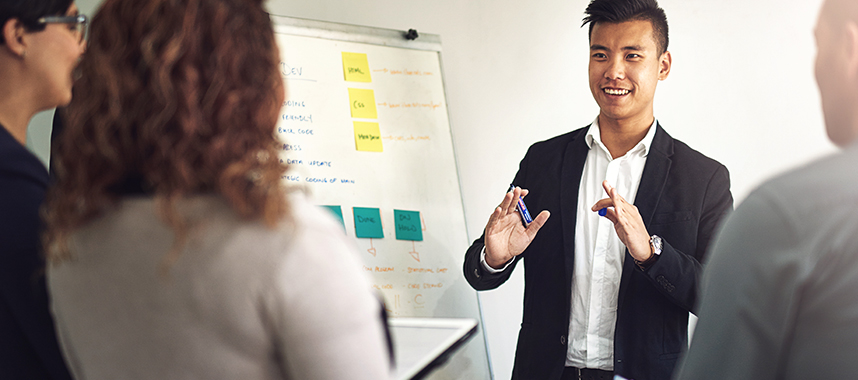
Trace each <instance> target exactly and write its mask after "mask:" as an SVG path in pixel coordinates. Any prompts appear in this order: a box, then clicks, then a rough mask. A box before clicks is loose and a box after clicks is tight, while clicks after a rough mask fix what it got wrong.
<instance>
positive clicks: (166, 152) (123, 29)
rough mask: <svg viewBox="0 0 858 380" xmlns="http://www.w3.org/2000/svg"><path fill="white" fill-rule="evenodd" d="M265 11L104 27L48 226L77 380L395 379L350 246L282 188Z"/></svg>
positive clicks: (193, 3) (53, 277) (93, 43)
mask: <svg viewBox="0 0 858 380" xmlns="http://www.w3.org/2000/svg"><path fill="white" fill-rule="evenodd" d="M261 3H262V1H261V0H107V1H105V2H104V4H103V6H102V8H101V9H100V10H99V11H98V13H97V14H96V15H95V17H94V18H93V20H92V29H91V37H90V39H89V46H88V48H87V54H86V56H85V57H84V58H83V60H82V62H81V65H80V66H81V67H80V68H81V79H80V80H79V82H78V83H76V85H75V86H76V87H75V89H74V96H75V98H74V99H75V100H74V101H73V102H72V103H71V104H70V105H69V107H68V109H67V115H68V119H67V120H66V123H67V124H66V126H65V128H66V129H65V131H64V132H63V135H62V136H61V137H60V139H59V141H58V142H57V144H58V146H57V149H56V150H55V157H54V165H55V166H56V174H57V184H56V187H55V188H53V189H52V191H51V192H50V193H49V196H48V203H47V205H46V213H45V217H46V221H47V228H48V230H47V232H46V235H45V245H46V250H47V253H48V260H49V266H48V284H49V289H50V293H51V297H52V307H53V311H54V315H55V320H56V325H57V331H58V333H59V336H60V342H61V344H62V347H63V351H64V353H65V355H66V359H67V361H68V363H69V366H70V368H71V370H72V372H73V373H74V374H75V376H76V377H78V378H79V379H385V378H387V377H388V375H389V370H390V359H389V353H388V350H387V347H386V344H385V340H384V325H383V322H382V318H381V313H380V304H379V302H378V300H377V299H376V298H375V297H374V296H373V295H372V293H371V291H370V286H369V282H368V280H367V279H366V278H365V277H364V275H363V273H361V269H360V265H359V262H358V257H357V253H356V249H355V247H354V246H353V243H351V242H350V241H349V240H348V239H347V238H346V237H345V235H344V234H343V232H342V230H341V228H340V227H339V225H338V224H337V223H336V222H335V221H334V220H333V219H332V218H331V217H330V216H329V215H327V214H325V213H324V211H320V209H318V208H316V207H314V206H311V205H310V204H309V203H308V202H307V201H306V200H305V199H304V198H303V197H302V196H301V195H300V194H298V193H289V192H288V189H285V188H284V185H283V182H282V179H281V176H282V175H283V173H284V171H285V169H286V168H285V166H284V165H283V164H282V163H281V162H280V160H279V158H278V147H277V145H278V143H277V140H276V137H275V123H276V120H277V118H278V115H279V112H280V108H281V105H282V104H283V100H284V97H285V95H284V94H285V93H284V88H283V81H282V77H281V74H280V73H279V70H278V65H279V62H280V61H279V52H278V50H277V47H276V44H275V39H274V33H273V28H272V25H271V21H270V19H269V17H268V14H267V13H265V11H264V10H263V7H262V4H261ZM287 194H288V195H287Z"/></svg>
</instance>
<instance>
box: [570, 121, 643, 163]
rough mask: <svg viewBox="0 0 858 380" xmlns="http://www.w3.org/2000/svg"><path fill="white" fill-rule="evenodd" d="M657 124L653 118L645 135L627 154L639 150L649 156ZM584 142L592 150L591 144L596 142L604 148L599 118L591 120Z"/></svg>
mask: <svg viewBox="0 0 858 380" xmlns="http://www.w3.org/2000/svg"><path fill="white" fill-rule="evenodd" d="M657 124H658V119H656V118H653V121H652V124H651V125H650V126H649V130H648V131H647V133H646V135H645V136H644V137H643V139H641V141H639V142H638V143H637V144H636V145H635V147H634V148H632V149H630V150H629V152H632V151H636V150H639V149H643V155H644V156H647V155H649V148H650V147H651V146H652V139H653V138H655V130H656V125H657ZM584 141H586V142H587V147H589V148H590V149H593V143H594V142H598V143H599V145H601V146H605V144H603V143H602V133H601V130H600V129H599V117H598V116H596V120H593V123H592V124H590V128H588V130H587V135H586V136H585V137H584Z"/></svg>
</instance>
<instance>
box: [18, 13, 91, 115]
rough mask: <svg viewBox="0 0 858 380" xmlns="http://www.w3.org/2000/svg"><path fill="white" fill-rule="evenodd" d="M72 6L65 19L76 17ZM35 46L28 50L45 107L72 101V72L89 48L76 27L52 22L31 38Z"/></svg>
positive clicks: (28, 56)
mask: <svg viewBox="0 0 858 380" xmlns="http://www.w3.org/2000/svg"><path fill="white" fill-rule="evenodd" d="M77 14H78V9H77V5H75V4H74V3H72V5H71V6H70V7H69V9H68V10H67V11H66V13H65V15H66V16H72V15H77ZM30 37H31V41H32V42H33V44H32V45H31V46H32V47H31V48H30V49H29V50H28V51H27V59H28V60H29V61H30V62H31V65H29V66H30V69H31V70H32V71H34V74H35V77H36V78H40V81H39V86H40V87H41V88H39V89H38V90H39V94H41V95H42V101H43V102H44V107H45V108H53V107H57V106H63V105H66V104H68V103H69V102H70V101H71V97H72V83H73V82H74V79H73V77H72V72H73V71H74V68H75V67H76V66H77V63H78V61H79V59H80V56H81V54H83V51H84V48H85V46H86V43H85V42H82V41H81V36H80V32H79V31H78V28H77V25H76V24H63V23H49V24H47V25H46V26H45V30H43V31H41V32H35V33H32V34H31V35H30Z"/></svg>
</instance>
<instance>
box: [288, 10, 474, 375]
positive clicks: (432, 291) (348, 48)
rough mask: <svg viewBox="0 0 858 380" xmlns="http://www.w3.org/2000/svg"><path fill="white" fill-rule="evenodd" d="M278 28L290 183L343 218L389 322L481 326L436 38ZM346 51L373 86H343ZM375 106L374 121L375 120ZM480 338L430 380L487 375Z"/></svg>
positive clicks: (303, 25) (294, 23)
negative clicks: (469, 276) (432, 320)
mask: <svg viewBox="0 0 858 380" xmlns="http://www.w3.org/2000/svg"><path fill="white" fill-rule="evenodd" d="M272 20H273V21H274V24H275V31H276V38H277V43H278V45H279V47H280V55H281V64H280V68H281V73H282V74H283V77H284V80H285V83H286V101H285V104H284V105H285V107H284V108H283V110H282V111H281V117H280V120H279V121H278V125H277V131H278V132H277V133H278V137H279V138H280V139H281V140H282V152H281V159H282V160H283V161H284V162H286V163H288V164H289V166H290V169H289V171H288V172H287V173H286V175H284V178H283V180H284V181H285V182H286V183H287V185H288V186H292V187H294V186H301V187H304V188H306V190H307V191H308V193H309V194H310V195H311V198H312V199H313V201H314V202H315V203H316V204H318V205H320V206H330V207H333V208H334V209H339V212H340V213H341V215H342V219H341V220H342V221H343V227H344V229H345V232H346V234H347V235H349V236H352V237H354V239H355V241H356V244H357V246H358V248H359V252H360V254H361V258H362V260H363V269H364V270H365V271H366V272H367V273H368V274H371V277H372V280H373V281H372V282H373V284H372V286H373V287H374V288H375V289H376V290H377V291H379V292H380V293H381V294H382V295H383V296H384V299H385V303H386V307H387V310H388V312H389V314H390V315H391V316H392V317H424V318H425V317H441V318H473V319H476V320H481V318H480V310H479V305H478V300H477V295H476V292H475V291H474V290H473V289H472V288H471V287H470V286H469V285H468V284H467V283H466V282H465V280H464V277H463V275H462V272H461V267H462V260H463V255H464V252H465V249H466V248H467V247H468V246H469V244H470V241H469V239H468V236H467V230H466V227H465V218H464V211H463V208H462V197H461V192H460V188H459V178H458V174H457V168H456V159H455V155H454V152H453V143H452V138H451V132H450V121H449V117H448V113H447V101H446V97H445V93H444V81H443V75H442V70H441V59H440V52H441V44H440V38H439V37H438V36H434V35H421V36H420V37H418V38H417V39H416V40H413V41H410V40H406V39H405V38H404V37H403V35H404V33H403V32H401V31H393V30H384V29H377V28H367V27H359V26H350V25H342V24H333V23H326V22H319V21H311V20H301V19H294V18H288V17H279V16H272ZM343 53H348V56H349V57H351V56H353V55H355V54H356V55H357V56H359V57H363V56H362V55H364V54H365V65H366V66H365V67H363V68H361V69H359V70H356V72H359V73H360V74H361V75H365V74H366V73H365V72H364V71H366V72H368V73H369V74H368V75H369V77H370V78H369V79H370V80H369V81H368V82H359V81H354V77H352V78H350V79H352V80H349V81H347V80H346V78H347V76H346V70H345V69H344V66H349V65H348V64H346V63H345V62H346V61H345V60H344V59H345V58H344V57H345V55H344V54H343ZM358 66H360V64H358ZM349 67H351V66H349ZM368 91H369V92H368ZM368 93H371V94H372V97H373V98H371V99H370V98H367V97H366V96H365V95H366V94H368ZM355 94H362V95H360V96H358V95H355ZM372 106H374V107H375V111H376V112H375V113H374V114H367V113H366V111H367V109H368V108H372ZM366 126H370V132H366V130H365V129H364V127H366ZM376 127H377V130H376V131H372V128H376ZM359 149H360V150H359ZM376 150H380V151H376ZM356 208H358V209H356ZM373 213H375V214H373ZM376 228H377V229H376ZM380 235H383V237H375V238H369V237H367V236H380ZM336 301H337V300H334V299H331V300H320V302H336ZM478 334H479V335H478V336H477V337H475V339H473V340H471V341H470V342H469V343H468V344H467V345H466V346H465V347H463V349H462V350H461V351H460V352H459V353H457V354H456V355H454V356H453V357H452V358H451V359H450V361H449V362H448V363H447V364H446V365H444V366H443V367H442V368H441V369H439V370H438V371H437V372H435V373H433V374H432V375H431V376H430V377H429V378H431V379H488V378H490V370H489V365H488V355H487V351H486V341H485V337H484V335H483V332H482V329H480V331H479V332H478Z"/></svg>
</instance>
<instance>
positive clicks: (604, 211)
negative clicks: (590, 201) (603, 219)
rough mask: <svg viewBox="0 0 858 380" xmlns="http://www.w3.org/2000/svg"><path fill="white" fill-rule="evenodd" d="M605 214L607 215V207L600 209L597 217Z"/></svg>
mask: <svg viewBox="0 0 858 380" xmlns="http://www.w3.org/2000/svg"><path fill="white" fill-rule="evenodd" d="M607 213H608V208H607V207H602V208H601V209H600V210H599V216H605V215H606V214H607Z"/></svg>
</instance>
